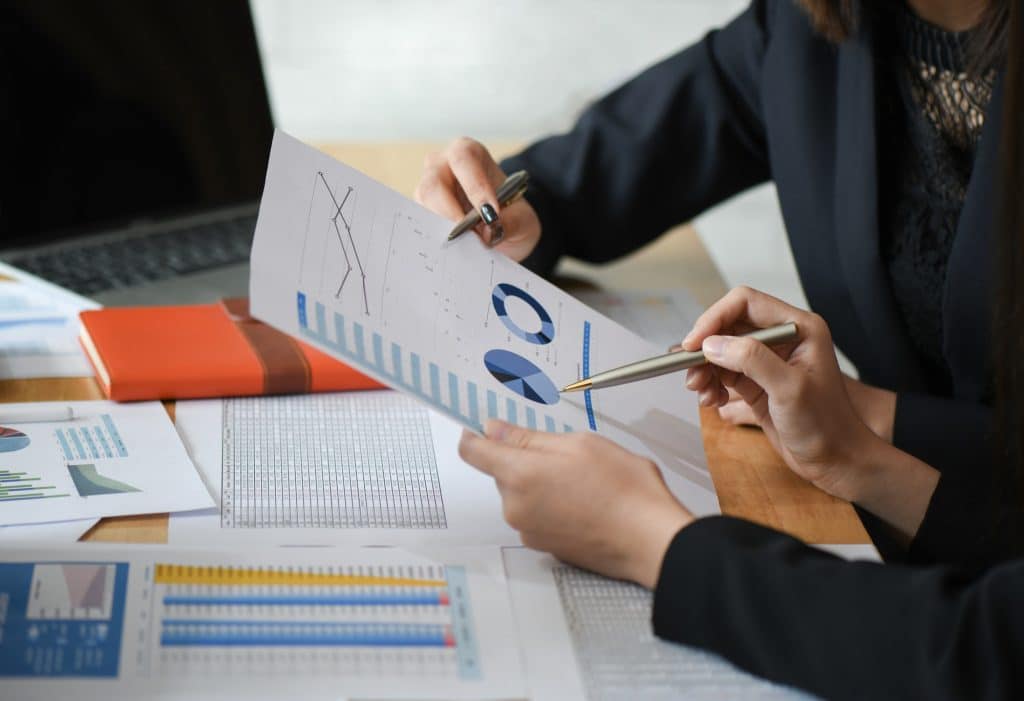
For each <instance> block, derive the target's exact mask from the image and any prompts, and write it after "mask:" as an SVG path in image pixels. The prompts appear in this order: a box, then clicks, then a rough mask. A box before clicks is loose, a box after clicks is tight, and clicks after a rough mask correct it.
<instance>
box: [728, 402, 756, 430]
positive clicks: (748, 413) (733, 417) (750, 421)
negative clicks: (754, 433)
mask: <svg viewBox="0 0 1024 701" xmlns="http://www.w3.org/2000/svg"><path fill="white" fill-rule="evenodd" d="M718 415H719V416H721V417H722V419H723V420H724V421H728V422H729V423H731V424H733V425H734V426H757V425H758V424H757V418H756V417H755V416H754V412H753V410H752V409H751V408H750V405H749V404H747V403H746V402H743V401H732V402H728V403H727V404H726V405H725V406H723V407H720V408H719V409H718Z"/></svg>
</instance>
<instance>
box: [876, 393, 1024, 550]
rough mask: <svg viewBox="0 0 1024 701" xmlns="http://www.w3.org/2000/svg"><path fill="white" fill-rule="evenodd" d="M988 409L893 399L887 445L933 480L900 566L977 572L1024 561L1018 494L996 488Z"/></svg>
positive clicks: (910, 396) (918, 397) (914, 397)
mask: <svg viewBox="0 0 1024 701" xmlns="http://www.w3.org/2000/svg"><path fill="white" fill-rule="evenodd" d="M993 422H994V418H993V410H992V409H991V407H988V406H986V405H984V404H980V403H974V402H968V401H963V400H957V399H948V398H944V397H936V396H928V395H923V394H914V393H901V394H899V395H898V396H897V400H896V421H895V425H894V427H893V444H894V445H895V446H896V447H897V448H900V449H901V450H904V451H906V452H908V453H910V454H911V455H913V456H915V457H917V458H918V459H920V460H922V461H924V462H926V463H928V464H929V465H932V466H933V467H935V468H936V469H937V470H938V471H939V472H940V473H941V478H940V479H939V484H938V486H937V487H936V490H935V494H934V495H932V499H931V503H930V504H929V506H928V512H927V514H926V515H925V518H924V521H923V522H922V523H921V527H920V528H919V529H918V532H917V534H916V535H915V537H914V540H913V542H912V543H911V545H910V549H909V550H908V552H907V553H906V559H907V561H908V562H910V563H916V564H927V563H934V562H959V563H965V564H971V565H974V566H979V565H984V564H986V563H992V562H996V561H999V560H1003V559H1006V558H1008V557H1011V556H1016V555H1019V554H1024V552H1022V548H1021V544H1022V539H1024V529H1022V523H1021V509H1020V505H1019V504H1018V503H1016V501H1017V497H1018V491H1017V490H1016V489H1012V488H1011V489H1007V485H1001V484H999V482H998V475H999V474H1001V471H1000V470H997V469H995V467H994V465H995V460H996V456H995V454H994V451H993V448H992V446H993V445H994V444H995V439H996V437H995V435H994V423H993Z"/></svg>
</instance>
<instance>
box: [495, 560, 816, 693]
mask: <svg viewBox="0 0 1024 701" xmlns="http://www.w3.org/2000/svg"><path fill="white" fill-rule="evenodd" d="M504 558H505V568H506V573H507V575H508V578H509V589H510V592H511V595H512V608H513V611H514V613H515V617H516V623H517V624H518V626H519V633H520V637H521V638H522V644H523V654H524V655H525V665H526V674H527V683H528V684H529V687H530V688H529V690H528V693H529V698H530V699H531V700H532V701H570V700H572V699H585V700H586V701H662V700H664V701H670V700H671V701H676V700H682V699H685V700H686V701H720V700H721V699H730V701H748V700H757V701H781V700H783V699H785V700H786V701H791V700H792V701H796V700H803V701H809V700H810V699H811V698H812V697H810V696H808V695H806V694H804V693H802V692H799V691H796V690H793V689H790V688H787V687H781V686H777V685H775V684H770V683H769V682H766V681H764V680H761V679H758V678H756V677H752V676H751V675H749V674H747V673H745V672H742V671H740V670H739V669H737V668H735V667H733V666H732V665H731V664H729V663H728V662H726V661H725V660H723V659H722V658H720V657H717V656H715V655H712V654H710V653H708V652H704V651H702V650H698V649H695V648H689V647H685V646H683V645H676V644H674V643H669V642H666V641H664V640H661V639H659V638H656V637H655V636H654V633H653V631H652V629H651V609H652V604H653V595H652V594H651V592H649V591H648V590H646V589H644V588H643V587H640V586H637V585H635V584H631V583H628V582H620V581H616V580H613V579H608V578H606V577H601V576H600V575H596V574H592V573H590V572H585V571H583V570H580V569H577V568H575V567H571V566H569V565H565V564H563V563H560V562H558V561H557V560H555V559H554V558H553V557H551V556H550V555H545V554H543V553H538V552H536V551H533V550H527V549H526V548H505V550H504ZM694 576H696V577H699V576H701V575H700V573H697V572H695V573H694ZM693 605H694V606H701V605H702V604H701V602H699V601H695V602H693Z"/></svg>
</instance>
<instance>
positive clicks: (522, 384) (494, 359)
mask: <svg viewBox="0 0 1024 701" xmlns="http://www.w3.org/2000/svg"><path fill="white" fill-rule="evenodd" d="M484 365H485V366H486V367H487V371H488V372H489V373H491V374H492V375H494V379H496V380H497V381H498V382H500V383H501V384H503V385H505V387H506V388H507V389H510V390H512V391H513V392H515V393H516V394H518V395H519V396H520V397H523V398H524V399H529V400H530V401H531V402H537V403H538V404H557V403H558V398H559V397H558V388H557V387H555V384H554V383H553V382H552V381H551V379H550V378H548V376H547V375H545V374H544V371H543V370H541V369H540V368H539V367H537V366H536V365H534V364H533V363H531V362H530V361H529V360H527V359H526V358H524V357H523V356H521V355H516V354H515V353H512V352H511V351H507V350H500V349H495V350H491V351H487V353H486V354H484Z"/></svg>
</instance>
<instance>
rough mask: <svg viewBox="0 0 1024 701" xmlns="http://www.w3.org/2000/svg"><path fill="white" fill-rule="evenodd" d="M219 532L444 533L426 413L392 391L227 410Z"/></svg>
mask: <svg viewBox="0 0 1024 701" xmlns="http://www.w3.org/2000/svg"><path fill="white" fill-rule="evenodd" d="M221 406H222V415H223V419H222V422H221V433H222V436H223V444H222V450H223V453H222V457H221V465H222V472H221V490H222V506H221V526H222V527H223V528H280V527H283V528H291V527H296V528H302V527H311V528H444V527H445V526H446V525H447V523H446V521H445V514H444V500H443V498H442V495H441V482H440V479H439V477H438V474H437V460H436V457H435V455H434V446H433V441H432V440H431V434H430V418H429V416H428V415H427V409H426V408H425V407H423V406H421V405H419V404H417V403H415V402H412V401H411V400H409V398H408V397H403V396H402V395H400V394H397V393H394V392H366V393H362V392H359V393H350V394H313V395H304V396H290V397H288V396H286V397H268V398H262V397H246V398H239V399H228V400H225V401H224V402H223V404H222V405H221Z"/></svg>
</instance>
